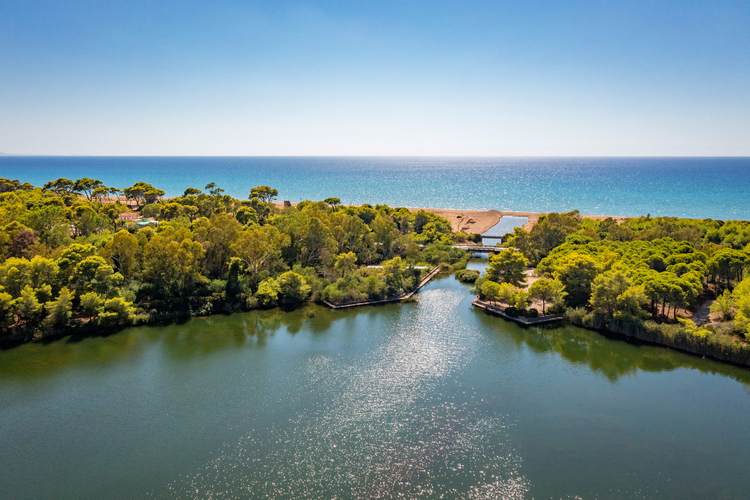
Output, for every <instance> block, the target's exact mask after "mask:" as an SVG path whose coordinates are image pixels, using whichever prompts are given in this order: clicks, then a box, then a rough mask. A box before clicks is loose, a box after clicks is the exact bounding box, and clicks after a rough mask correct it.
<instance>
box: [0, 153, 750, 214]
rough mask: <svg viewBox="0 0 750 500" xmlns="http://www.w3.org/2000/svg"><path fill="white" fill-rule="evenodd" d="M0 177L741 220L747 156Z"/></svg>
mask: <svg viewBox="0 0 750 500" xmlns="http://www.w3.org/2000/svg"><path fill="white" fill-rule="evenodd" d="M0 177H7V178H12V179H13V178H17V179H21V180H23V181H28V182H31V183H32V184H34V185H38V186H41V185H44V183H45V182H47V181H50V180H54V179H57V178H58V177H67V178H70V179H73V180H75V179H77V178H82V177H92V178H96V179H100V180H102V181H103V182H104V183H105V184H107V185H108V186H115V187H119V188H125V187H128V186H131V185H133V184H134V183H135V182H138V181H144V182H149V183H151V184H153V185H154V186H156V187H159V188H161V189H163V190H164V191H166V193H167V195H168V196H176V195H180V194H182V192H183V191H184V190H185V188H187V187H190V186H192V187H197V188H203V187H204V186H205V185H206V184H208V183H209V182H216V183H217V184H218V185H219V186H220V187H222V188H223V189H225V190H226V192H227V193H228V194H231V195H233V196H235V197H239V198H242V199H244V198H246V197H247V196H248V194H249V192H250V188H252V187H254V186H257V185H271V186H273V187H275V188H277V189H278V190H279V199H281V200H290V201H293V202H298V201H302V200H304V199H311V200H322V199H324V198H327V197H330V196H333V197H338V198H341V200H342V201H343V202H344V203H345V204H362V203H372V204H376V203H386V204H389V205H391V206H409V207H428V208H461V209H477V210H486V209H496V210H507V211H522V212H552V211H569V210H576V209H577V210H579V211H580V212H581V213H584V214H600V215H628V216H638V215H646V214H648V213H650V214H651V215H654V216H656V215H669V216H678V217H695V218H701V219H702V218H713V219H741V220H750V158H435V157H427V158H382V157H358V158H344V157H333V158H326V157H312V158H301V157H300V158H295V157H269V158H263V157H250V158H242V157H228V158H220V157H219V158H217V157H209V158H195V157H190V158H179V157H178V158H174V157H171V158H170V157H114V158H112V157H106V158H99V157H22V156H4V157H0Z"/></svg>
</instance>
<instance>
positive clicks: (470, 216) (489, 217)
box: [409, 207, 630, 234]
mask: <svg viewBox="0 0 750 500" xmlns="http://www.w3.org/2000/svg"><path fill="white" fill-rule="evenodd" d="M419 210H425V211H427V212H432V213H434V214H436V215H439V216H440V217H443V218H445V219H447V220H448V221H450V223H451V226H452V228H453V230H454V231H461V232H464V233H475V234H482V233H485V232H487V231H488V230H489V229H490V228H491V227H492V226H494V225H495V224H497V223H498V222H500V219H501V218H502V217H503V216H505V215H509V216H514V217H527V218H528V219H529V221H528V222H527V223H526V224H524V225H523V226H522V227H523V228H524V229H525V230H527V231H530V230H531V228H532V227H534V226H535V225H536V223H537V221H538V220H539V217H540V216H541V215H544V214H542V213H537V212H507V211H500V210H454V209H446V208H411V207H410V208H409V211H411V212H417V211H419ZM580 217H582V218H584V219H594V220H604V219H606V218H608V217H612V218H613V219H615V220H616V221H617V222H618V224H619V223H621V222H623V221H625V220H627V219H629V218H630V217H620V216H609V215H586V214H580Z"/></svg>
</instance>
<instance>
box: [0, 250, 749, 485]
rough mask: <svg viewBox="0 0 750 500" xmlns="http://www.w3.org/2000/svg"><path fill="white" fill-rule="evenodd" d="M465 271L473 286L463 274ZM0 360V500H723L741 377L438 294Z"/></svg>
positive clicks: (743, 439)
mask: <svg viewBox="0 0 750 500" xmlns="http://www.w3.org/2000/svg"><path fill="white" fill-rule="evenodd" d="M482 266H483V264H481V263H473V264H472V267H474V268H482ZM417 296H418V301H417V302H416V303H408V304H391V305H385V306H377V307H366V308H359V309H351V310H339V311H331V310H328V309H325V308H322V307H319V306H315V305H308V306H305V307H303V308H301V309H298V310H295V311H291V312H283V311H281V310H278V309H274V310H270V311H254V312H250V313H242V314H234V315H231V316H213V317H209V318H196V319H191V320H187V321H184V322H181V323H176V324H170V325H162V326H148V327H137V328H129V329H126V330H124V331H122V332H120V333H117V334H114V335H109V336H103V337H91V338H83V339H80V338H65V339H62V340H57V341H53V342H49V343H46V344H41V343H34V344H27V345H22V346H19V347H16V348H12V349H7V350H4V351H0V429H2V431H1V432H2V440H1V442H2V446H1V447H0V465H1V467H0V491H2V492H3V494H2V496H3V497H4V498H14V499H40V498H111V499H118V498H123V499H124V498H144V497H149V498H243V497H254V498H259V497H268V498H362V497H364V498H395V497H399V496H403V497H404V498H550V497H553V498H712V499H715V498H741V497H744V496H746V494H747V491H748V490H750V475H748V474H747V470H748V464H750V447H748V443H750V425H748V415H750V372H749V371H747V370H745V369H742V368H739V367H734V366H730V365H724V364H721V363H717V362H714V361H711V360H706V359H700V358H697V357H693V356H689V355H686V354H682V353H679V352H676V351H672V350H669V349H665V348H660V347H655V346H647V345H635V344H631V343H627V342H624V341H622V340H619V339H610V338H606V337H605V336H603V335H600V334H598V333H596V332H591V331H587V330H583V329H580V328H577V327H573V326H569V325H557V326H553V327H548V328H528V329H524V328H521V327H519V326H517V325H515V324H514V323H509V322H506V321H504V320H502V319H500V318H496V317H492V316H489V315H487V314H485V313H484V312H482V311H479V310H475V309H473V308H472V307H471V300H472V298H473V297H472V295H471V294H470V293H469V287H468V286H466V285H463V284H461V283H459V282H458V281H456V280H455V279H454V278H453V277H452V276H450V277H442V278H440V279H437V280H434V281H433V282H431V283H429V284H428V285H427V286H426V287H425V288H423V289H422V290H421V291H420V292H419V293H418V294H417Z"/></svg>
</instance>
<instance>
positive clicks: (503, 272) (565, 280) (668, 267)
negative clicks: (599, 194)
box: [475, 211, 750, 359]
mask: <svg viewBox="0 0 750 500" xmlns="http://www.w3.org/2000/svg"><path fill="white" fill-rule="evenodd" d="M503 246H506V247H508V249H506V250H504V251H502V252H499V253H498V254H497V255H495V256H493V257H492V258H491V259H490V265H489V268H488V270H487V272H486V273H485V275H484V276H483V277H481V278H479V279H478V280H477V281H476V285H475V291H476V292H477V293H478V294H479V295H480V296H481V298H483V299H485V300H490V301H494V302H499V303H503V304H504V305H506V306H507V309H506V311H507V312H509V313H511V314H522V315H527V316H537V315H538V314H539V313H540V312H541V313H542V314H545V313H547V314H549V313H563V314H565V317H566V318H567V319H568V320H569V321H571V322H573V323H576V324H579V325H583V326H589V327H595V328H603V329H609V330H612V331H616V332H618V333H629V332H632V331H635V330H643V331H651V332H652V335H651V334H650V335H651V336H655V337H658V338H667V337H669V338H673V339H678V340H679V342H681V343H687V344H690V343H703V344H706V343H708V344H715V345H716V348H717V349H722V350H725V351H726V350H729V351H732V350H734V351H737V350H741V351H742V352H743V356H745V355H746V354H748V353H750V351H749V350H748V344H747V343H746V341H750V320H749V318H750V277H748V269H749V267H750V222H744V221H726V222H724V221H715V220H710V219H706V220H699V219H678V218H672V217H651V216H648V215H647V216H645V217H638V218H632V219H628V220H626V221H624V222H622V223H619V224H618V223H617V222H616V221H614V220H613V219H611V218H610V219H604V220H593V219H588V218H582V217H580V216H578V213H577V212H575V211H574V212H569V213H552V214H548V215H544V216H541V217H540V219H539V222H538V223H537V224H536V225H535V226H534V227H533V228H532V229H531V231H526V230H524V229H522V228H515V230H514V232H513V233H509V234H507V235H506V236H505V238H504V239H503ZM528 266H531V267H533V268H534V273H533V275H534V282H533V283H532V284H531V286H527V283H526V281H527V280H528V279H530V276H529V275H528V273H524V271H526V269H527V267H528ZM535 300H536V301H537V303H541V308H542V310H541V311H539V310H538V308H535V307H530V306H531V304H532V301H535ZM709 303H710V304H711V305H710V310H708V309H707V310H705V311H704V313H705V316H706V317H705V318H701V320H700V321H698V323H701V326H698V325H697V324H696V322H694V321H691V320H690V319H689V318H692V317H694V316H695V317H696V318H697V317H698V314H699V310H698V309H699V308H700V306H701V305H707V304H709ZM748 359H750V358H748Z"/></svg>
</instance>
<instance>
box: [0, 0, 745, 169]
mask: <svg viewBox="0 0 750 500" xmlns="http://www.w3.org/2000/svg"><path fill="white" fill-rule="evenodd" d="M0 151H2V152H5V153H11V154H62V155H68V154H81V155H479V156H546V155H581V156H586V155H604V156H609V155H686V156H689V155H742V156H744V155H750V2H747V1H736V2H733V1H721V2H719V1H714V2H708V1H707V2H690V1H686V0H682V1H675V2H670V1H650V2H639V1H636V0H633V1H627V2H615V1H601V2H576V1H565V2H534V1H524V2H499V1H494V2H483V1H467V2H455V1H454V2H441V1H430V2H418V1H408V0H401V1H397V2H390V1H378V2H359V1H352V2H336V1H321V2H285V1H274V2H240V1H221V0H216V1H211V2H197V1H190V0H187V1H186V0H182V1H179V2H171V1H166V0H161V1H156V0H154V1H139V0H131V1H129V2H117V3H111V4H107V5H105V2H101V1H93V0H92V1H75V0H68V1H66V2H59V1H57V2H53V1H49V2H48V1H35V0H24V1H18V2H16V1H10V0H0Z"/></svg>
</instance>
